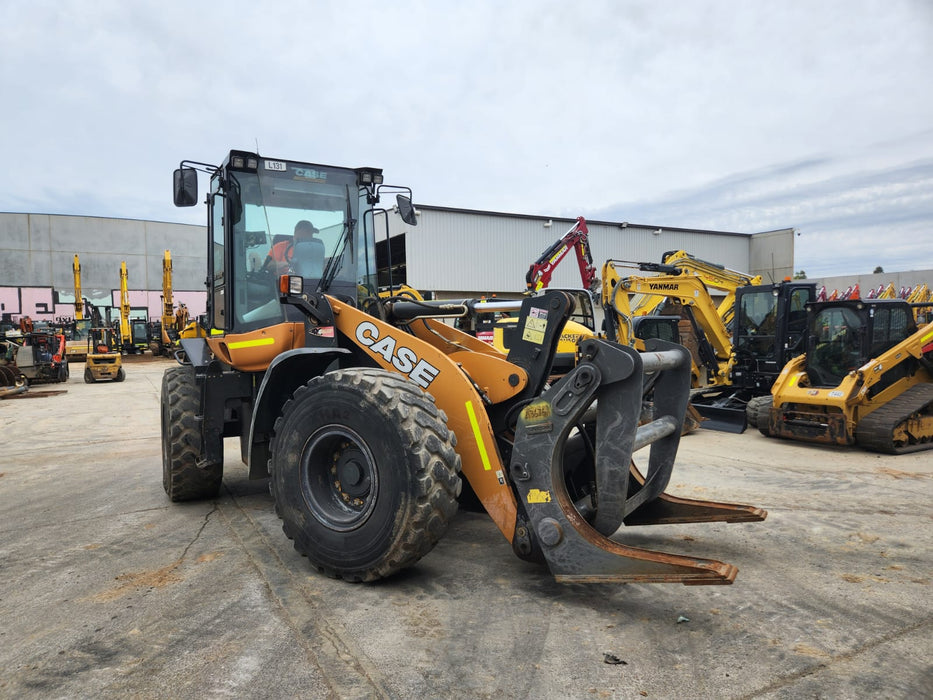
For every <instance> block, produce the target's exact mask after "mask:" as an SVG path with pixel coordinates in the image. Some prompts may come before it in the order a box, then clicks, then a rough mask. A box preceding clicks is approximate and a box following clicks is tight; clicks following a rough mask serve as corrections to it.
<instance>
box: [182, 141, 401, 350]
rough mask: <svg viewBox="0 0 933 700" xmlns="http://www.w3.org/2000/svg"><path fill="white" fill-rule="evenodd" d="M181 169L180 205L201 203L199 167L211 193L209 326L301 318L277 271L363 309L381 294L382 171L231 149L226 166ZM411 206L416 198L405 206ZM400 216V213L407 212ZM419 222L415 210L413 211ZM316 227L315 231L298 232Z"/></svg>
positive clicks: (239, 329) (250, 326)
mask: <svg viewBox="0 0 933 700" xmlns="http://www.w3.org/2000/svg"><path fill="white" fill-rule="evenodd" d="M191 165H194V166H200V165H202V164H189V167H185V163H182V167H181V168H180V169H179V170H177V171H176V173H175V203H176V205H178V206H191V205H193V204H196V203H197V174H196V169H201V170H207V171H208V172H210V173H211V179H210V187H209V191H208V194H207V205H208V209H209V212H210V214H209V217H208V236H209V241H210V242H209V245H208V269H209V271H210V272H209V277H208V280H207V284H208V303H207V307H208V320H209V325H210V326H211V327H212V328H216V329H221V330H224V331H226V332H228V333H246V332H249V331H252V330H256V329H258V328H263V327H266V326H270V325H274V324H277V323H281V322H283V321H286V320H301V319H300V318H291V317H290V316H288V314H290V313H292V312H295V310H294V309H291V308H289V307H287V306H283V305H282V304H281V303H280V302H279V298H278V289H277V284H278V278H279V275H281V274H285V273H286V272H287V273H288V274H293V275H300V276H301V277H302V278H303V280H304V289H306V290H307V289H310V290H314V289H318V290H320V291H326V292H327V293H328V294H331V295H332V296H335V297H337V298H339V299H342V300H344V301H347V302H350V303H353V304H358V302H359V301H360V300H361V298H363V297H366V296H371V295H375V294H376V291H377V278H376V249H375V233H374V219H373V207H374V205H375V204H376V203H377V202H378V186H379V185H380V184H381V183H382V172H381V171H380V170H378V169H374V168H356V169H354V168H342V167H335V166H329V165H319V164H312V163H303V162H297V161H291V160H281V159H272V158H264V157H261V156H259V155H257V154H254V153H247V152H243V151H231V152H230V154H229V155H228V157H227V158H226V159H225V160H224V162H223V164H222V165H220V166H219V167H214V166H205V167H200V168H196V167H191ZM407 202H408V203H409V205H410V200H407ZM400 210H401V207H400ZM412 216H413V212H412ZM299 222H304V223H305V224H310V226H311V227H312V228H313V235H311V236H310V237H307V236H305V235H304V234H303V233H300V232H299V231H298V230H297V227H298V225H299Z"/></svg>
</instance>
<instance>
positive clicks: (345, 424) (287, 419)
mask: <svg viewBox="0 0 933 700" xmlns="http://www.w3.org/2000/svg"><path fill="white" fill-rule="evenodd" d="M455 445H456V438H455V436H454V434H453V433H452V432H451V431H450V430H449V429H448V428H447V425H446V416H445V415H444V414H443V412H442V411H440V410H438V409H437V407H436V406H435V405H434V400H433V398H432V397H431V396H430V395H429V394H426V393H424V392H422V391H421V390H420V389H418V387H417V386H415V385H414V384H412V383H411V382H409V381H407V380H406V379H404V378H402V377H400V376H398V375H396V374H393V373H391V372H387V371H385V370H381V369H365V368H364V369H346V370H337V371H334V372H329V373H327V374H325V375H322V376H320V377H316V378H314V379H312V380H311V381H309V382H308V383H307V384H306V385H304V386H303V387H301V388H299V389H298V390H297V391H296V392H295V394H294V396H293V397H292V398H291V399H290V400H289V401H288V402H287V403H286V404H285V406H284V407H283V409H282V414H281V416H280V417H279V418H278V419H277V420H276V422H275V434H274V437H273V440H272V458H271V460H270V465H269V471H270V473H271V476H272V479H271V484H270V489H271V491H272V495H273V497H274V499H275V506H276V511H277V512H278V514H279V516H280V517H281V518H282V523H283V524H282V529H283V530H284V531H285V534H286V535H287V536H288V537H289V538H291V539H292V540H293V541H294V544H295V549H297V550H298V551H299V552H300V553H301V554H303V555H305V556H307V557H308V560H309V561H310V562H311V563H312V565H313V566H314V567H315V568H317V569H318V570H319V571H320V572H322V573H324V574H326V575H328V576H332V577H334V578H342V579H346V580H348V581H373V580H376V579H379V578H384V577H386V576H390V575H392V574H394V573H395V572H397V571H399V570H401V569H404V568H406V567H408V566H411V565H412V564H414V563H415V562H417V561H418V560H419V559H421V557H423V556H424V555H425V554H427V553H428V552H429V551H430V550H431V549H432V548H433V547H434V545H435V544H437V542H438V540H439V539H440V538H441V536H442V535H443V534H444V532H445V531H446V530H447V526H448V523H449V522H450V520H451V518H453V516H454V514H455V513H456V511H457V495H458V494H459V492H460V477H459V475H458V473H459V471H460V457H459V455H458V454H457V453H456V451H455V450H454V446H455Z"/></svg>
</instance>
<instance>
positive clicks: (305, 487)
mask: <svg viewBox="0 0 933 700" xmlns="http://www.w3.org/2000/svg"><path fill="white" fill-rule="evenodd" d="M301 464H302V494H303V495H304V498H305V502H306V503H307V504H308V505H309V509H310V511H311V513H313V514H314V516H315V517H316V518H317V519H318V520H319V521H320V522H321V523H323V524H324V525H326V526H327V527H329V528H331V529H333V530H338V531H347V530H352V529H355V528H356V527H359V526H360V525H361V524H362V523H363V522H365V521H366V519H367V518H368V517H369V514H370V512H371V511H372V509H373V507H374V505H375V492H376V490H377V483H378V482H377V479H378V476H377V472H376V466H375V459H374V458H373V456H372V454H371V452H370V450H369V448H368V447H367V446H366V443H365V442H364V441H363V440H362V439H361V438H360V437H359V435H357V434H356V433H355V432H354V431H352V430H350V429H349V428H348V427H346V426H339V427H338V426H327V427H324V428H321V429H320V430H319V431H317V432H316V433H315V434H314V435H312V436H311V438H310V439H309V441H308V443H307V444H306V446H305V449H304V451H303V452H302V456H301Z"/></svg>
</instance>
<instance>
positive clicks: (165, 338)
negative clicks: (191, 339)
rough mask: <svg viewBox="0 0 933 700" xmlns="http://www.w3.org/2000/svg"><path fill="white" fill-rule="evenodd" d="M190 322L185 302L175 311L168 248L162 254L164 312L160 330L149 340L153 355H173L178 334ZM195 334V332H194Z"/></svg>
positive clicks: (160, 321)
mask: <svg viewBox="0 0 933 700" xmlns="http://www.w3.org/2000/svg"><path fill="white" fill-rule="evenodd" d="M187 323H188V319H187V309H185V308H184V304H180V305H179V307H178V313H176V312H175V300H174V297H173V291H172V253H171V251H169V250H166V251H165V252H164V253H163V255H162V314H161V316H160V318H159V324H158V331H157V332H153V334H152V335H153V337H152V338H151V339H150V341H149V350H150V351H151V352H152V354H153V355H165V356H167V357H168V356H171V354H172V353H173V352H174V351H175V350H176V349H177V347H178V334H179V331H180V330H181V329H183V328H184V327H185V325H186V324H187ZM192 335H193V334H192Z"/></svg>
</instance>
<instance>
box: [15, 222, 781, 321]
mask: <svg viewBox="0 0 933 700" xmlns="http://www.w3.org/2000/svg"><path fill="white" fill-rule="evenodd" d="M376 221H377V231H378V232H377V264H378V266H379V268H380V270H381V275H380V276H381V281H382V282H383V283H387V282H388V280H389V278H390V269H391V279H392V281H393V282H394V283H396V284H397V283H399V282H406V283H407V284H409V285H411V286H413V287H415V288H417V289H419V290H424V291H426V292H431V293H432V294H434V295H435V296H436V297H438V298H456V297H474V296H481V295H487V296H488V295H491V294H496V295H498V296H517V295H518V294H520V293H521V292H522V291H524V288H525V273H526V272H527V270H528V267H529V265H530V264H531V263H532V262H534V261H535V260H537V259H538V257H539V256H540V255H541V254H542V253H543V252H544V251H545V250H546V249H547V248H548V247H549V246H550V245H551V244H552V243H554V242H555V241H557V240H558V239H560V238H561V237H562V236H563V235H564V233H566V232H567V231H568V230H569V229H570V228H571V226H573V224H574V222H575V219H573V218H561V217H547V216H531V215H524V214H508V213H501V212H489V211H476V210H469V209H452V208H447V207H435V206H429V205H421V206H419V207H418V226H415V227H411V226H408V225H406V224H404V223H403V222H402V221H401V219H400V218H399V217H398V216H395V215H394V214H392V213H391V212H389V215H388V224H389V226H388V233H387V232H386V226H385V221H384V220H382V219H381V217H377V218H376ZM587 224H588V228H589V232H590V233H589V240H590V246H591V249H592V255H593V260H594V263H595V265H596V267H597V269H598V268H599V267H600V266H601V265H602V263H603V262H604V261H605V260H607V259H610V258H611V259H615V260H627V261H655V262H660V260H661V257H662V255H663V254H664V253H665V252H667V251H672V250H686V251H688V252H690V253H691V254H693V255H695V256H697V257H699V258H703V259H704V260H709V261H712V262H716V263H718V264H720V265H723V266H725V267H727V268H731V269H734V270H741V271H746V272H751V273H752V274H760V275H762V276H763V277H764V279H765V280H771V279H774V280H779V279H782V278H784V277H786V276H789V275H791V274H792V273H793V260H794V234H793V230H792V229H781V230H778V231H768V232H764V233H757V234H747V233H735V232H723V231H704V230H695V229H686V228H677V227H669V226H665V225H663V224H657V225H655V224H652V225H647V224H635V223H629V222H608V221H588V222H587ZM387 237H388V239H389V241H390V242H391V245H389V244H388V243H387ZM205 244H206V229H205V227H204V226H196V225H189V224H174V223H166V222H158V221H140V220H135V219H112V218H103V217H90V216H62V215H53V214H16V213H0V311H2V312H3V313H5V314H9V315H11V316H13V317H17V316H20V315H29V316H31V317H32V318H33V319H34V320H49V321H52V320H54V319H56V318H60V317H70V316H73V315H74V269H73V268H74V259H75V256H76V255H77V256H78V261H79V264H80V274H81V295H82V297H84V298H86V299H88V300H89V301H90V302H92V303H94V304H95V305H97V306H99V307H102V308H106V307H117V306H118V305H119V301H120V299H119V290H120V267H121V263H123V262H125V263H126V267H127V280H128V287H129V290H130V293H129V296H130V305H131V307H132V308H133V313H132V315H133V316H134V317H142V318H156V317H158V316H159V315H160V313H161V290H162V262H163V255H164V252H165V251H166V250H169V251H171V259H172V275H173V280H172V281H173V290H174V296H175V300H176V302H184V303H185V304H186V305H187V306H188V308H189V311H190V312H191V313H192V314H193V315H197V314H200V313H203V312H204V309H205V296H206V295H205V291H204V279H205V270H206V264H205V248H206V245H205ZM580 284H581V283H580V275H579V272H578V270H577V265H576V262H575V260H574V259H573V254H572V253H571V255H570V256H569V258H568V259H567V260H565V261H564V263H563V264H562V265H560V266H559V267H558V268H557V270H556V272H555V273H554V277H553V278H552V282H551V286H553V287H577V288H578V287H580Z"/></svg>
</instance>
